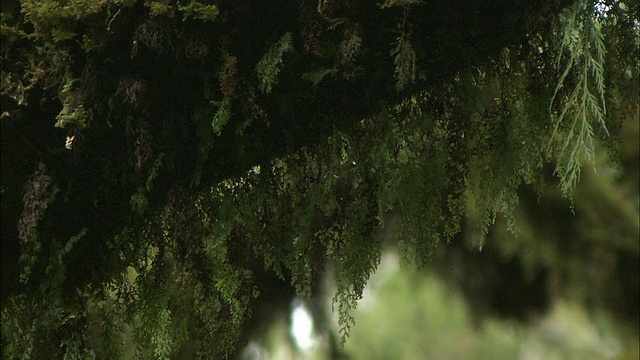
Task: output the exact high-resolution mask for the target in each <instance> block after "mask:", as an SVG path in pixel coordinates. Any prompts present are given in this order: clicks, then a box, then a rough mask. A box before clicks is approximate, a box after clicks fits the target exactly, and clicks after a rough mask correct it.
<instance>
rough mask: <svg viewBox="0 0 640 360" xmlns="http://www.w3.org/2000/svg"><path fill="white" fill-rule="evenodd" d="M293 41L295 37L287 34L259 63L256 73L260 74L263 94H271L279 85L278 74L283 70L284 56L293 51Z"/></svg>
mask: <svg viewBox="0 0 640 360" xmlns="http://www.w3.org/2000/svg"><path fill="white" fill-rule="evenodd" d="M292 41H293V36H292V35H291V33H290V32H288V33H285V34H284V35H282V37H281V38H280V40H278V42H277V43H275V44H274V45H273V46H271V48H270V49H269V51H267V53H266V54H264V56H263V57H262V59H260V61H259V62H258V65H257V66H256V73H258V80H259V81H260V85H259V87H260V91H262V93H263V94H268V93H270V92H271V90H272V89H273V86H274V85H276V84H278V74H279V73H280V69H281V68H282V56H283V55H284V53H286V52H292V51H293V46H292V44H291V43H292Z"/></svg>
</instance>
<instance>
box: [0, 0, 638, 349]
mask: <svg viewBox="0 0 640 360" xmlns="http://www.w3.org/2000/svg"><path fill="white" fill-rule="evenodd" d="M489 17H490V18H491V19H495V21H493V20H492V21H486V20H487V19H488V18H489ZM638 21H639V19H638V4H637V2H633V1H632V2H622V1H596V2H592V1H588V0H576V1H575V3H571V2H570V1H566V0H557V1H524V0H522V1H521V0H515V1H514V0H509V1H497V2H496V4H495V7H494V8H491V9H489V8H487V6H486V3H485V2H483V1H475V0H473V1H461V0H460V1H457V0H456V1H446V2H443V1H441V2H436V3H434V2H422V1H391V0H388V1H385V2H384V3H379V4H376V2H374V1H368V0H362V1H361V0H347V1H342V2H340V1H334V0H321V1H318V2H316V1H315V0H314V1H311V0H303V1H302V3H300V2H299V1H230V0H229V1H227V0H219V1H217V0H216V1H209V0H201V1H197V0H148V1H144V2H143V1H135V0H85V1H79V0H69V1H61V0H51V1H44V2H43V1H36V0H21V1H17V0H9V1H3V3H2V28H1V29H2V32H1V36H2V50H1V53H0V61H1V64H2V76H1V81H2V93H1V95H2V115H1V116H2V120H1V121H2V123H1V125H2V189H1V191H2V285H3V286H2V327H1V330H2V349H3V350H2V351H3V358H104V359H115V358H119V357H121V356H123V354H124V353H125V352H127V354H128V356H129V355H130V353H133V354H134V355H135V356H136V357H137V358H161V359H168V358H172V357H173V356H176V355H177V354H178V353H180V352H182V353H184V352H190V354H192V355H193V357H196V358H219V357H224V356H228V357H231V356H234V355H235V354H236V353H237V351H238V349H239V348H240V347H241V346H242V345H243V343H242V341H244V340H246V333H247V323H248V321H249V319H250V318H251V316H252V315H253V314H252V313H253V312H254V310H255V307H256V306H257V305H256V304H259V301H260V297H261V296H264V294H265V293H268V292H269V291H273V288H272V287H270V286H272V285H269V284H266V283H261V281H260V279H264V276H265V275H264V274H271V275H273V276H276V277H278V278H280V279H282V280H284V281H285V282H284V283H283V284H286V283H287V282H288V283H289V284H290V285H291V286H292V287H293V288H294V289H295V291H296V292H297V294H298V295H300V296H304V297H307V298H312V297H313V296H314V295H315V294H317V293H318V291H319V287H320V285H321V284H320V282H319V277H320V274H322V273H323V271H324V270H325V269H327V268H331V269H332V270H333V275H334V282H335V285H336V289H337V292H336V294H335V296H334V297H333V305H334V306H333V307H334V311H335V313H336V317H337V319H338V323H339V325H340V335H341V338H342V341H346V338H347V337H348V335H349V330H350V328H352V327H353V326H354V324H355V322H356V320H357V319H354V318H353V316H352V314H351V310H353V309H354V308H355V307H356V306H357V304H358V300H359V299H360V298H361V297H362V294H363V290H364V287H365V285H366V283H367V280H368V279H369V276H370V275H371V274H372V273H373V272H374V271H375V270H376V268H377V266H378V264H379V262H380V257H381V251H382V239H381V238H380V237H379V236H378V233H379V229H381V228H382V227H384V225H385V224H384V218H385V217H384V215H385V214H387V213H390V212H393V213H394V216H396V217H397V219H398V231H397V234H396V237H395V243H396V244H397V247H398V249H399V250H400V252H401V254H402V255H403V260H404V261H406V262H409V263H413V264H416V265H417V266H420V267H424V266H426V265H428V264H429V260H430V258H431V256H432V253H433V251H434V248H435V247H436V245H438V244H440V243H446V242H448V241H450V240H451V239H453V238H454V237H455V236H456V235H457V234H459V233H460V231H461V226H462V222H463V219H465V217H466V218H467V219H471V220H472V221H474V222H475V224H476V225H477V228H478V229H479V230H480V233H483V234H486V233H487V232H488V231H489V228H490V226H491V224H492V223H493V222H494V221H495V219H496V216H497V215H498V214H503V215H504V216H505V218H506V219H507V223H508V226H509V228H510V230H512V231H513V232H516V231H517V222H516V219H515V208H516V206H517V204H518V202H519V197H518V189H519V188H520V187H521V186H522V185H525V184H530V185H533V186H534V187H535V188H536V189H538V190H541V189H542V188H543V186H542V185H543V181H544V180H543V177H542V174H543V167H544V165H545V164H546V163H549V162H552V163H555V166H556V174H557V176H558V177H559V179H560V183H561V188H562V190H563V192H564V194H565V195H566V196H571V194H572V191H573V189H574V188H575V186H576V183H577V182H578V180H579V177H580V170H581V166H582V164H592V163H593V161H594V157H595V151H596V148H597V147H596V144H597V143H598V141H602V142H603V143H606V144H609V145H611V144H615V143H616V136H617V133H618V132H619V131H620V124H621V119H622V118H624V117H625V116H627V115H628V114H629V113H630V111H635V109H637V108H636V106H637V105H638V87H637V83H638V78H639V77H638V66H637V57H636V56H637V54H638V50H639V48H640V44H639V43H638V40H637V39H638V36H639V35H640V25H639V22H638ZM610 104H612V105H610ZM609 147H610V148H611V149H615V146H609ZM125 344H127V346H125ZM132 344H133V347H132Z"/></svg>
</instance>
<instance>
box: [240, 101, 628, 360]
mask: <svg viewBox="0 0 640 360" xmlns="http://www.w3.org/2000/svg"><path fill="white" fill-rule="evenodd" d="M638 125H639V121H638V114H637V113H636V114H635V116H633V117H630V118H629V119H627V120H626V121H625V124H624V127H623V129H624V130H623V131H624V132H623V133H621V138H622V142H621V143H620V144H619V148H618V150H617V151H607V149H604V148H602V149H600V151H599V154H600V157H599V158H598V160H597V164H596V166H595V168H584V169H583V173H582V179H581V182H580V183H579V185H578V187H577V189H576V193H575V197H574V199H573V200H569V199H566V198H563V197H562V196H561V194H560V192H559V190H558V188H557V183H556V182H555V181H554V177H553V169H550V170H549V171H548V176H547V186H546V189H544V194H543V195H542V196H541V197H538V196H537V195H536V194H535V192H534V191H533V190H532V189H526V188H525V189H522V193H521V203H520V207H519V210H518V217H517V221H518V223H517V225H518V228H519V230H520V231H519V233H518V234H517V236H516V235H514V234H511V233H509V232H507V231H506V224H505V221H504V219H501V218H500V217H498V218H497V219H496V223H495V224H494V226H493V227H492V228H491V230H490V232H489V234H488V236H487V237H486V238H485V239H484V240H483V242H482V251H480V250H479V248H480V244H479V242H478V239H480V238H481V237H480V234H479V233H478V230H477V226H476V225H475V224H474V222H473V219H472V218H469V220H468V221H467V224H466V227H465V229H464V231H463V236H461V237H459V238H458V239H456V240H455V241H453V242H452V243H451V244H440V246H439V247H438V249H437V251H436V253H435V254H434V256H433V262H432V263H431V265H430V266H429V268H427V269H423V270H417V269H415V267H414V266H412V265H400V263H402V261H401V259H400V258H399V256H398V255H397V253H396V251H395V249H393V248H389V249H387V250H385V252H384V254H383V257H382V261H381V264H380V266H379V267H378V270H377V272H376V273H375V274H374V275H373V276H372V278H371V280H370V282H369V284H368V285H367V289H366V291H365V294H364V297H363V299H362V300H361V301H360V302H359V305H358V308H357V310H356V311H355V313H354V316H355V318H356V325H355V327H354V328H352V331H351V335H350V337H349V339H348V340H347V342H346V345H345V346H344V348H342V347H341V345H340V344H339V341H338V340H336V339H337V336H336V331H337V325H336V324H335V318H336V316H335V314H332V313H331V298H332V295H333V288H332V285H331V274H330V271H329V273H328V274H327V275H326V286H325V287H324V293H323V294H322V295H320V296H318V297H317V298H315V299H313V300H311V301H310V302H308V303H306V304H305V303H304V302H303V301H301V300H295V301H293V302H292V304H291V314H289V317H288V318H287V316H285V315H283V316H280V318H279V319H277V320H276V321H275V322H273V323H272V324H271V325H270V326H268V327H266V328H265V330H263V331H262V332H260V333H259V335H257V336H254V339H253V340H251V342H250V343H249V345H247V347H246V348H245V351H244V353H243V355H242V357H243V358H244V359H330V358H334V359H335V358H342V359H523V360H533V359H545V360H546V359H638V358H640V354H639V350H638V348H639V342H638V334H639V329H638V326H639V324H640V321H639V319H638V313H639V308H638V307H639V304H638V298H639V295H638V288H639V282H640V281H639V209H640V201H639V195H638V182H639V178H640V176H639V167H638V144H639V141H638V135H639V130H638V128H639V126H638ZM611 156H616V157H617V158H615V159H611V158H610V157H611ZM611 160H613V161H611ZM387 223H389V222H387ZM391 223H392V221H391ZM392 231H393V226H392V225H391V226H389V227H388V228H387V229H386V230H383V231H382V232H381V236H390V232H392ZM296 309H297V310H298V311H297V312H296V311H295V310H296ZM300 309H305V311H306V314H308V316H309V317H311V318H313V319H314V320H315V322H313V320H311V321H312V322H313V327H311V326H312V325H311V323H307V322H305V321H304V319H303V320H300V319H301V317H300V314H305V312H302V311H301V310H300ZM294 313H296V314H298V316H294V315H293V314H294ZM302 318H304V316H302ZM319 323H321V324H322V323H325V324H327V323H329V324H332V325H330V326H328V328H330V329H332V330H331V331H327V330H326V328H327V327H323V326H321V325H319ZM301 324H302V325H301ZM305 326H308V327H309V328H307V329H305ZM294 328H296V329H298V330H297V333H296V332H295V331H293V329H294ZM300 328H302V330H300ZM305 332H306V334H304V333H305ZM304 338H307V340H306V344H305V340H304ZM301 342H302V344H301Z"/></svg>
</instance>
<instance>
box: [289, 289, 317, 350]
mask: <svg viewBox="0 0 640 360" xmlns="http://www.w3.org/2000/svg"><path fill="white" fill-rule="evenodd" d="M291 337H293V339H294V340H295V342H296V345H297V346H298V349H299V350H300V351H301V352H306V351H307V350H309V349H310V348H311V347H312V346H313V345H315V344H316V340H315V339H314V336H313V318H312V317H311V314H309V311H308V310H307V307H306V306H305V305H304V303H303V302H302V301H300V300H295V301H294V302H293V309H292V311H291Z"/></svg>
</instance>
